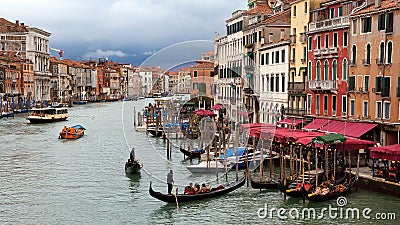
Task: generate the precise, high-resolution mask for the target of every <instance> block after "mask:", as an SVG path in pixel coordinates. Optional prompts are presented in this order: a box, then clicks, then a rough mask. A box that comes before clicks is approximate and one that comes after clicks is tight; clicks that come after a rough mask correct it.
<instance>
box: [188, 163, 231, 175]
mask: <svg viewBox="0 0 400 225" xmlns="http://www.w3.org/2000/svg"><path fill="white" fill-rule="evenodd" d="M186 168H187V169H188V170H189V171H190V172H192V173H216V172H217V170H218V173H224V172H225V166H224V164H222V163H220V162H218V161H213V160H212V161H208V162H207V161H201V162H200V163H199V164H197V165H190V166H187V167H186ZM231 168H232V165H231V164H227V165H226V170H227V171H229V170H230V169H231Z"/></svg>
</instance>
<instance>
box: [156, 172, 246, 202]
mask: <svg viewBox="0 0 400 225" xmlns="http://www.w3.org/2000/svg"><path fill="white" fill-rule="evenodd" d="M245 182H246V176H244V177H242V178H240V179H239V180H238V181H235V182H232V183H228V184H225V185H223V186H222V187H221V186H220V187H218V188H213V189H212V190H211V191H210V192H206V193H197V194H193V195H192V194H177V195H176V196H175V195H168V194H162V193H160V192H156V191H154V190H153V188H152V187H151V182H150V188H149V193H150V195H151V196H152V197H154V198H156V199H158V200H160V201H163V202H167V203H176V202H178V203H181V202H190V201H196V200H202V199H207V198H215V197H218V196H221V195H224V194H227V193H229V192H232V191H234V190H236V189H238V188H240V187H241V186H243V185H244V184H245Z"/></svg>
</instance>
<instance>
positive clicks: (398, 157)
mask: <svg viewBox="0 0 400 225" xmlns="http://www.w3.org/2000/svg"><path fill="white" fill-rule="evenodd" d="M369 149H370V150H371V151H370V156H371V158H375V159H387V160H391V161H400V144H395V145H389V146H380V147H371V148H369Z"/></svg>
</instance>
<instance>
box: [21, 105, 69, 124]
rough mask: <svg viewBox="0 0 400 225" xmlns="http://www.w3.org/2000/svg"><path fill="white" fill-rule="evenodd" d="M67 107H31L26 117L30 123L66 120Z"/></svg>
mask: <svg viewBox="0 0 400 225" xmlns="http://www.w3.org/2000/svg"><path fill="white" fill-rule="evenodd" d="M68 117H69V115H68V109H67V108H50V107H48V108H33V109H31V110H30V113H29V115H28V117H27V118H26V119H27V120H29V122H31V123H51V122H57V121H64V120H67V119H68Z"/></svg>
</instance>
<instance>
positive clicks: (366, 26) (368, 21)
mask: <svg viewBox="0 0 400 225" xmlns="http://www.w3.org/2000/svg"><path fill="white" fill-rule="evenodd" d="M361 24H362V31H361V32H362V33H368V32H371V30H372V29H371V27H372V17H370V16H369V17H365V18H361Z"/></svg>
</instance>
